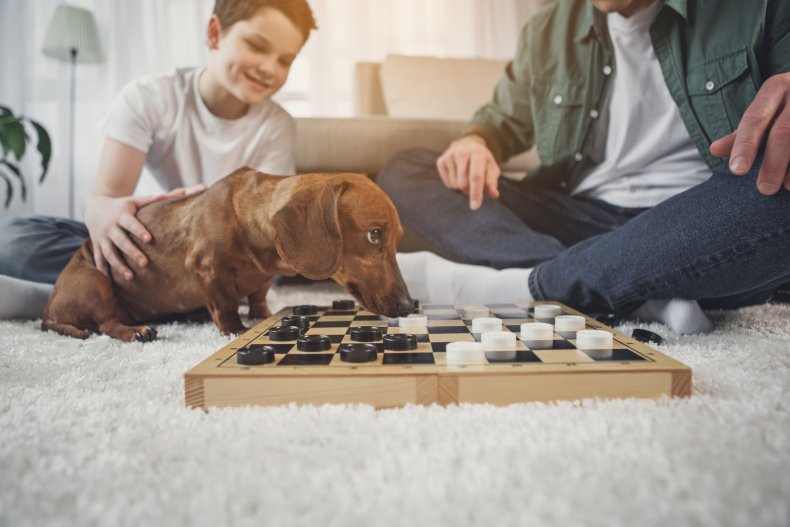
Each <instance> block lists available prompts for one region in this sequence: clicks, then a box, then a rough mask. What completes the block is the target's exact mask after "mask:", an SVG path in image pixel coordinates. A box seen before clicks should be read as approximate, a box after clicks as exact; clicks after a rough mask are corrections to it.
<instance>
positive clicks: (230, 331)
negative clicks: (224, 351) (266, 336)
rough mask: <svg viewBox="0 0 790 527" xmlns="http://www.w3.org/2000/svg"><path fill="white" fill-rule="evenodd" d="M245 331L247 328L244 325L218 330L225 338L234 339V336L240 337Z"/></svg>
mask: <svg viewBox="0 0 790 527" xmlns="http://www.w3.org/2000/svg"><path fill="white" fill-rule="evenodd" d="M247 329H248V328H247V326H245V325H244V324H240V325H238V326H232V327H229V326H225V327H222V328H219V332H220V333H222V334H223V335H225V336H229V337H236V336H238V335H241V334H242V333H244V332H246V331H247Z"/></svg>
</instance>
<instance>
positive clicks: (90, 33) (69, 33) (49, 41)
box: [42, 4, 101, 62]
mask: <svg viewBox="0 0 790 527" xmlns="http://www.w3.org/2000/svg"><path fill="white" fill-rule="evenodd" d="M72 50H76V52H77V53H76V59H77V62H100V61H101V47H100V46H99V33H98V32H97V31H96V22H95V21H94V20H93V14H92V13H91V12H90V11H88V10H87V9H82V8H79V7H74V6H70V5H64V4H61V5H59V6H58V7H57V8H56V9H55V13H54V14H53V15H52V19H51V20H50V22H49V27H48V28H47V33H46V36H45V37H44V46H43V47H42V51H43V52H44V54H45V55H47V56H49V57H52V58H55V59H59V60H71V51H72Z"/></svg>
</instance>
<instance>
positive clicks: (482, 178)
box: [436, 135, 502, 210]
mask: <svg viewBox="0 0 790 527" xmlns="http://www.w3.org/2000/svg"><path fill="white" fill-rule="evenodd" d="M436 168H437V169H438V170H439V175H440V176H441V178H442V181H443V182H444V185H445V186H446V187H447V188H452V189H456V190H460V191H461V192H463V193H464V194H467V195H468V196H469V208H470V209H472V210H477V209H479V208H480V206H481V205H482V204H483V191H484V190H485V193H486V195H487V196H488V197H490V198H493V199H497V198H499V190H498V189H497V182H498V181H499V176H500V175H501V173H502V172H501V171H500V170H499V165H497V162H496V159H494V155H493V154H492V153H491V150H489V149H488V147H487V146H486V142H485V140H484V139H483V138H482V137H480V136H479V135H467V136H464V137H461V138H459V139H456V140H455V141H453V142H452V144H451V145H450V146H449V147H448V148H447V150H445V152H444V153H443V154H442V155H441V157H439V159H438V160H437V161H436Z"/></svg>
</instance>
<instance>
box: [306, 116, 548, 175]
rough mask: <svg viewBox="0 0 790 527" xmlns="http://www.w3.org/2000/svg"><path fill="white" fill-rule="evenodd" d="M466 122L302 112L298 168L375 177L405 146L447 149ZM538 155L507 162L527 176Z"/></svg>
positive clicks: (507, 170)
mask: <svg viewBox="0 0 790 527" xmlns="http://www.w3.org/2000/svg"><path fill="white" fill-rule="evenodd" d="M462 125H463V122H462V121H455V120H441V119H411V118H394V117H387V116H370V117H300V118H297V119H296V152H295V155H296V171H297V173H299V174H305V173H309V172H360V173H363V174H368V175H371V176H375V175H376V174H378V172H379V170H381V168H382V167H383V166H384V164H385V163H386V162H387V161H388V160H389V159H390V157H392V155H393V154H395V153H396V152H398V151H399V150H403V149H405V148H420V147H421V148H428V149H431V150H437V151H443V150H444V149H446V148H447V146H448V145H449V144H450V143H451V142H452V141H453V139H455V138H456V137H458V134H459V133H460V132H461V127H462ZM535 161H536V158H535V156H534V153H533V154H532V155H525V154H522V155H520V156H516V157H514V158H513V159H511V160H510V161H508V162H507V163H506V164H505V165H504V166H503V171H504V172H505V173H506V175H508V176H509V177H514V174H515V177H518V176H519V175H521V176H523V173H524V172H526V171H527V170H528V169H529V168H531V166H532V165H534V163H535Z"/></svg>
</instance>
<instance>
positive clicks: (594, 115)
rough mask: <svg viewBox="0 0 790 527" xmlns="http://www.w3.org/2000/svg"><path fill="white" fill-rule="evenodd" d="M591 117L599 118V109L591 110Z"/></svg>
mask: <svg viewBox="0 0 790 527" xmlns="http://www.w3.org/2000/svg"><path fill="white" fill-rule="evenodd" d="M590 117H591V118H593V119H597V118H598V110H590Z"/></svg>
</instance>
